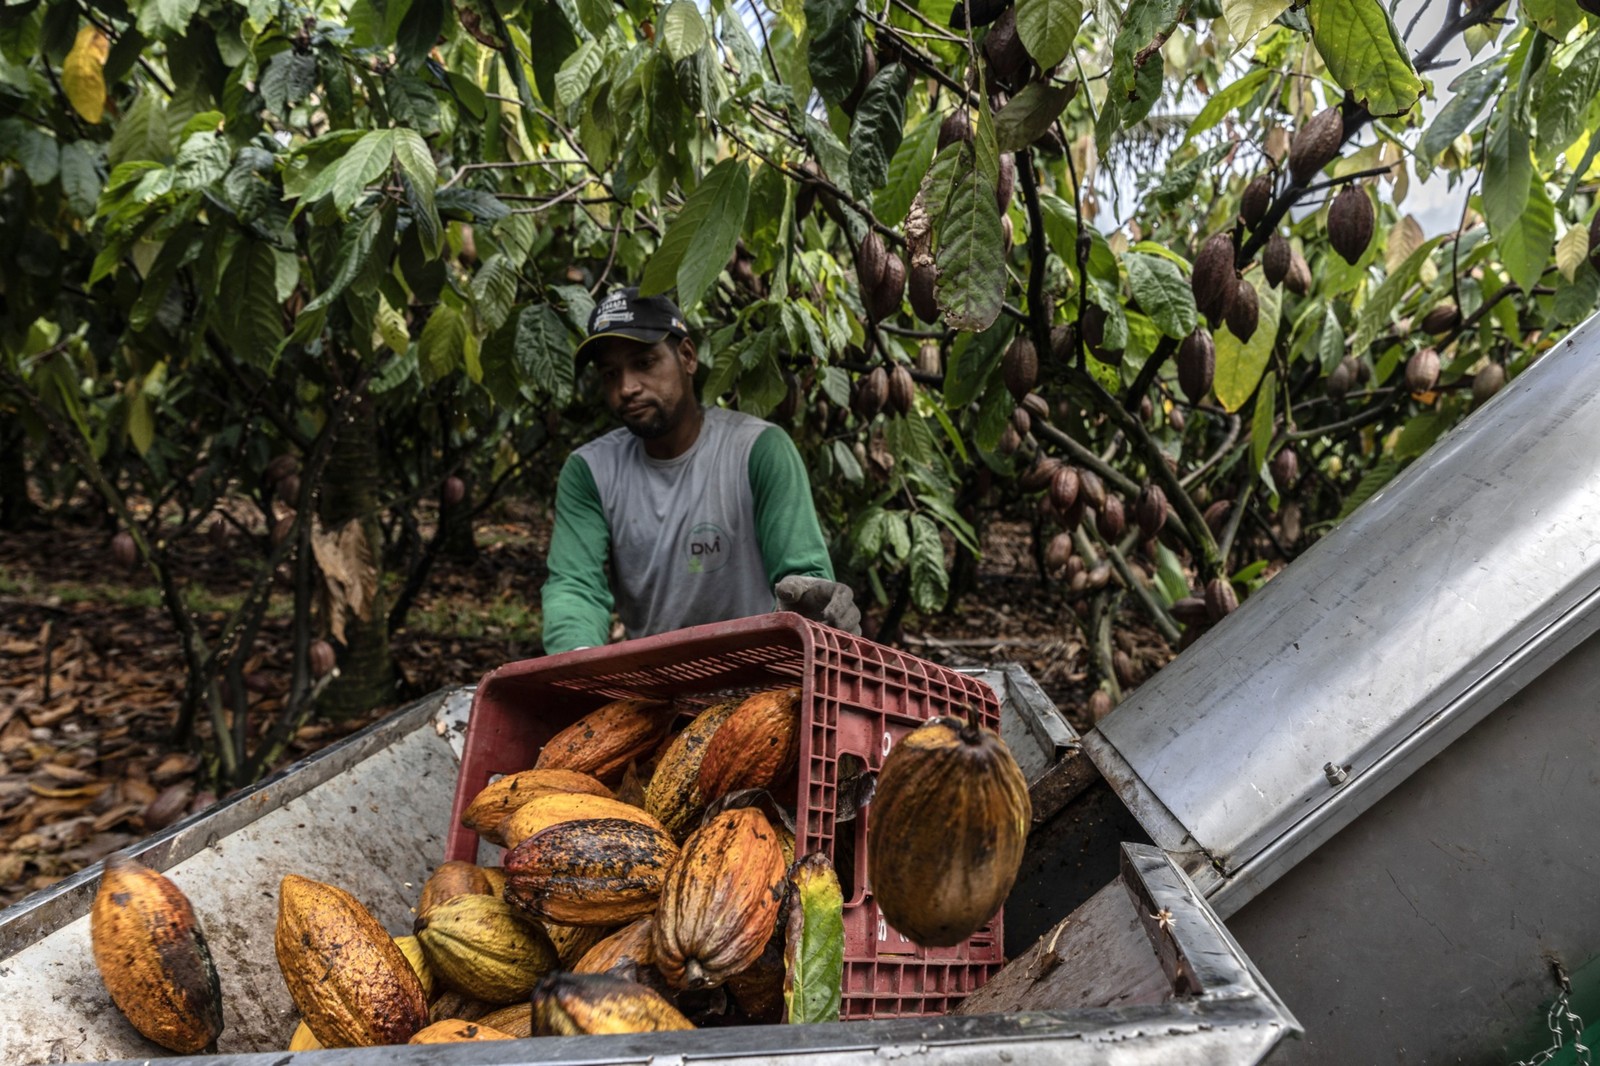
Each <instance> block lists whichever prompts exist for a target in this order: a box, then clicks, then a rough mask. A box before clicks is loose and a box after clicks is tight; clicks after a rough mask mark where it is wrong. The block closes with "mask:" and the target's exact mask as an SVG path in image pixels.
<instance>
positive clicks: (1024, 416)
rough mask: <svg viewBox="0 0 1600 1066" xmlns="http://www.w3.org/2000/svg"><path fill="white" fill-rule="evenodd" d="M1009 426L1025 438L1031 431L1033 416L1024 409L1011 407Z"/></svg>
mask: <svg viewBox="0 0 1600 1066" xmlns="http://www.w3.org/2000/svg"><path fill="white" fill-rule="evenodd" d="M1011 426H1012V428H1013V429H1015V430H1016V431H1017V432H1018V433H1020V434H1022V435H1023V436H1024V437H1026V436H1027V435H1028V434H1029V433H1030V432H1032V430H1033V416H1032V415H1030V414H1029V413H1028V409H1027V408H1026V407H1013V408H1012V409H1011Z"/></svg>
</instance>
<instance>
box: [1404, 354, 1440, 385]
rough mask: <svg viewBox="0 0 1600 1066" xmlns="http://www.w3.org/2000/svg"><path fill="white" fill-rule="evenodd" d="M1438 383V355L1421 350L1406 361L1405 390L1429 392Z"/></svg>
mask: <svg viewBox="0 0 1600 1066" xmlns="http://www.w3.org/2000/svg"><path fill="white" fill-rule="evenodd" d="M1438 383H1439V353H1438V352H1437V351H1435V350H1434V349H1432V348H1421V349H1418V350H1417V351H1415V352H1413V353H1412V354H1411V358H1410V359H1407V360H1406V388H1408V389H1410V390H1411V391H1412V392H1431V391H1432V390H1433V387H1434V386H1435V385H1437V384H1438Z"/></svg>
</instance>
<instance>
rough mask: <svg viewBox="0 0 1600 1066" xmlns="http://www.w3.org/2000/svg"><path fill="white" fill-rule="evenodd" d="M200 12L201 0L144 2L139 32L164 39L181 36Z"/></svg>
mask: <svg viewBox="0 0 1600 1066" xmlns="http://www.w3.org/2000/svg"><path fill="white" fill-rule="evenodd" d="M198 10H200V0H144V2H143V4H141V5H140V7H139V32H140V33H142V34H144V35H145V36H146V37H163V38H164V37H170V36H173V35H175V34H181V33H183V32H184V31H185V30H186V29H188V28H189V20H190V19H192V18H194V13H195V12H196V11H198Z"/></svg>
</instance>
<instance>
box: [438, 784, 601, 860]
mask: <svg viewBox="0 0 1600 1066" xmlns="http://www.w3.org/2000/svg"><path fill="white" fill-rule="evenodd" d="M551 792H578V793H583V794H585V795H590V796H606V797H608V798H609V797H610V795H611V790H610V789H609V788H606V786H604V785H602V784H601V783H600V782H599V781H596V780H595V779H594V778H593V777H591V776H590V775H588V774H583V773H579V772H577V771H576V770H524V771H522V772H521V773H518V774H509V775H507V776H505V777H502V778H501V779H500V780H498V781H494V782H491V783H490V784H489V785H488V786H487V787H485V788H484V790H483V791H482V792H479V793H478V794H477V796H476V797H474V798H473V800H472V802H471V803H470V804H468V806H467V809H466V810H464V811H462V812H461V824H462V825H464V826H466V827H467V828H468V829H471V830H472V831H473V832H475V833H477V834H478V835H479V836H481V837H483V838H484V839H485V840H487V841H489V842H490V843H493V844H500V845H504V844H505V841H504V840H503V839H501V837H500V828H501V826H503V825H504V824H505V820H506V819H507V818H509V817H511V815H512V813H513V812H514V811H516V810H517V808H519V807H521V806H522V805H523V804H524V803H527V802H528V801H529V800H531V799H533V798H534V797H535V796H544V795H548V794H549V793H551Z"/></svg>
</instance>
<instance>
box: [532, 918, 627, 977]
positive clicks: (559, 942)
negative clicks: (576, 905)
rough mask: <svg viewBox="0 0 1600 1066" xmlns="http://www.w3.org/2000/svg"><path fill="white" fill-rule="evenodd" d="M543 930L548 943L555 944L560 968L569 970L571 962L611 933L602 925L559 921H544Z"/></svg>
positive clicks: (574, 961) (575, 960) (581, 956)
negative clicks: (547, 937) (571, 923)
mask: <svg viewBox="0 0 1600 1066" xmlns="http://www.w3.org/2000/svg"><path fill="white" fill-rule="evenodd" d="M544 931H545V933H546V934H547V935H548V936H549V937H550V943H552V944H554V945H555V946H556V955H557V956H559V957H560V959H561V968H562V969H563V970H570V969H572V967H573V964H574V963H576V962H577V961H578V960H579V959H581V958H583V956H584V955H585V954H586V953H587V952H588V951H589V949H590V948H592V947H594V946H595V945H596V944H598V943H600V941H602V940H604V939H605V938H606V937H608V936H610V935H611V929H610V928H609V927H607V926H603V925H562V924H561V923H560V922H545V923H544Z"/></svg>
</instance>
